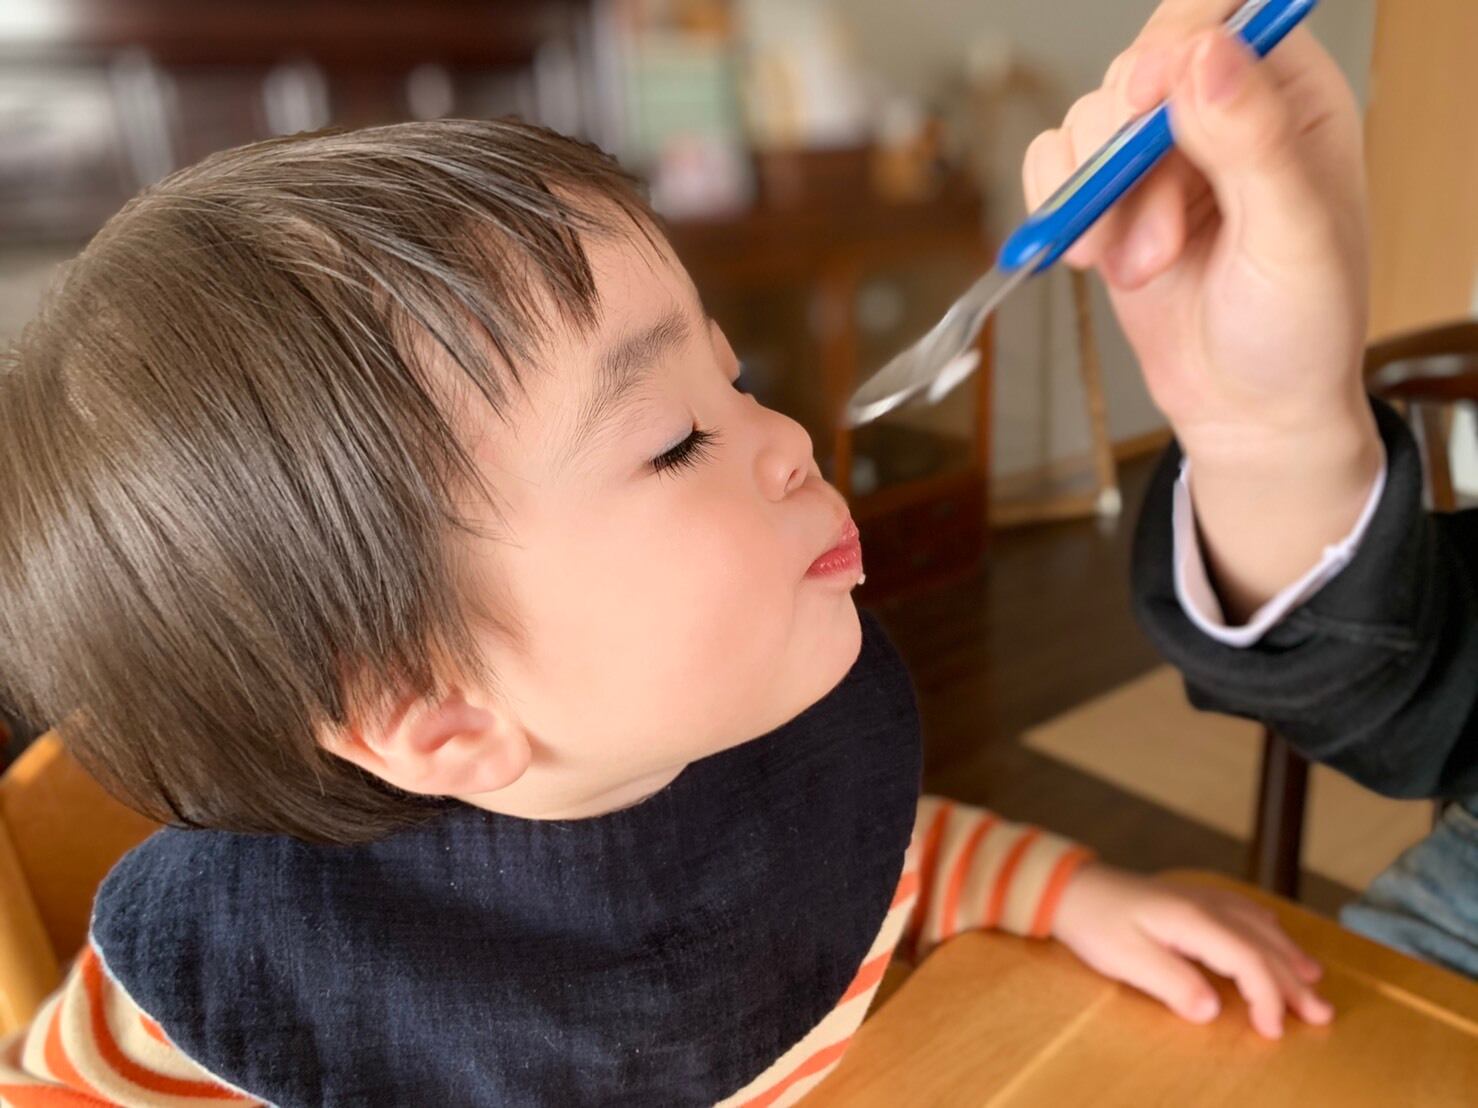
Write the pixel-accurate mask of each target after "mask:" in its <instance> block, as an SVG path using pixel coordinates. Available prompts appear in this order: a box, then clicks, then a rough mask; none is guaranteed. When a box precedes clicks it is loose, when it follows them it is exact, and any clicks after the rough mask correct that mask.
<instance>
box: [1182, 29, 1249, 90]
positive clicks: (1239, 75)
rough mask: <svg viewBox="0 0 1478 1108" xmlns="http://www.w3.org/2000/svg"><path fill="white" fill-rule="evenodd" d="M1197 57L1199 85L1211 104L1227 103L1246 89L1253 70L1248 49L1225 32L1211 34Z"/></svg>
mask: <svg viewBox="0 0 1478 1108" xmlns="http://www.w3.org/2000/svg"><path fill="white" fill-rule="evenodd" d="M1198 53H1199V57H1198V58H1197V59H1196V75H1197V85H1198V89H1199V91H1200V94H1201V99H1202V100H1203V101H1204V102H1205V103H1207V104H1225V103H1226V102H1227V101H1229V100H1231V99H1233V98H1234V97H1235V96H1236V95H1237V93H1238V92H1240V91H1241V90H1242V83H1243V82H1244V81H1245V80H1246V79H1247V74H1248V73H1249V72H1250V71H1251V69H1252V63H1251V61H1249V60H1248V58H1247V53H1246V51H1245V50H1244V49H1243V48H1242V47H1241V46H1238V45H1237V44H1236V43H1234V42H1232V41H1231V40H1230V39H1229V38H1227V37H1226V36H1225V35H1222V34H1217V35H1214V36H1211V37H1208V38H1207V39H1206V41H1205V43H1204V44H1203V45H1202V46H1201V48H1200V50H1199V51H1198Z"/></svg>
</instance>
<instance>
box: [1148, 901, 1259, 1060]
mask: <svg viewBox="0 0 1478 1108" xmlns="http://www.w3.org/2000/svg"><path fill="white" fill-rule="evenodd" d="M1179 909H1180V910H1178V911H1175V912H1168V913H1162V914H1160V915H1157V916H1154V917H1148V918H1146V919H1145V921H1144V924H1143V926H1144V927H1145V928H1146V930H1148V931H1149V933H1150V934H1151V936H1152V937H1154V938H1155V939H1157V940H1159V941H1160V942H1162V943H1164V944H1165V945H1167V946H1170V947H1173V948H1174V949H1176V950H1178V951H1180V952H1181V953H1182V954H1185V955H1188V956H1189V957H1192V958H1194V959H1196V961H1198V962H1200V963H1202V964H1203V965H1205V966H1207V967H1208V968H1210V969H1212V970H1215V971H1216V972H1217V973H1219V974H1221V975H1222V976H1223V977H1230V978H1231V979H1232V980H1233V981H1234V982H1236V985H1237V991H1238V992H1240V993H1241V994H1242V998H1243V999H1244V1000H1245V1001H1246V1002H1247V1008H1248V1014H1249V1017H1250V1018H1251V1021H1252V1026H1253V1028H1254V1029H1255V1030H1256V1031H1257V1032H1258V1034H1260V1035H1262V1036H1264V1037H1265V1038H1269V1039H1278V1038H1281V1037H1282V1035H1283V1008H1284V1003H1283V990H1282V988H1281V987H1280V983H1279V981H1278V978H1277V977H1276V975H1275V974H1274V972H1273V970H1272V968H1271V967H1270V966H1269V964H1268V959H1267V958H1266V957H1265V956H1264V955H1263V954H1262V952H1261V951H1260V950H1259V949H1258V948H1257V947H1256V946H1255V945H1254V944H1253V943H1251V942H1250V941H1248V940H1247V939H1245V938H1243V937H1242V936H1241V935H1239V934H1237V933H1236V932H1235V931H1233V930H1232V929H1231V928H1229V927H1228V926H1226V924H1224V923H1222V922H1221V921H1220V920H1219V919H1217V918H1216V917H1215V916H1214V915H1213V914H1212V913H1211V912H1209V911H1206V910H1205V909H1203V908H1201V907H1199V906H1197V905H1192V904H1185V905H1181V906H1179Z"/></svg>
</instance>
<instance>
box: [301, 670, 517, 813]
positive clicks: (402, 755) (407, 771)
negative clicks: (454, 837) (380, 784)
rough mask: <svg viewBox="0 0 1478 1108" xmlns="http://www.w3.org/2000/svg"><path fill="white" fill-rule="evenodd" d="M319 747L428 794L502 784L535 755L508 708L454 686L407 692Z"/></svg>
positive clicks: (456, 793)
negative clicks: (430, 694)
mask: <svg viewBox="0 0 1478 1108" xmlns="http://www.w3.org/2000/svg"><path fill="white" fill-rule="evenodd" d="M324 745H325V747H326V749H328V750H329V751H330V752H331V753H333V754H337V755H338V756H339V757H340V758H343V759H345V760H346V761H349V762H353V763H354V764H355V765H357V766H358V767H359V768H360V769H363V770H366V771H368V772H370V773H373V774H374V775H375V776H376V777H379V778H382V779H384V780H386V781H389V782H390V783H391V784H392V785H395V786H397V787H399V788H402V789H404V790H406V791H407V792H412V793H424V794H426V795H429V796H465V795H468V794H471V793H485V792H495V791H496V790H498V789H502V788H506V787H507V786H509V785H511V784H513V782H515V781H517V780H518V779H519V778H520V777H522V776H523V773H524V771H525V770H526V769H528V768H529V762H530V760H531V759H532V756H533V748H532V746H531V744H530V742H529V736H528V733H527V732H526V731H525V730H524V729H523V727H522V726H520V725H519V723H518V721H517V720H516V719H514V718H513V716H512V715H511V714H510V713H509V712H507V710H506V709H504V708H503V707H502V706H501V705H498V704H495V703H493V702H491V701H488V700H485V699H483V698H482V697H480V696H476V695H473V694H469V693H467V692H465V691H464V690H460V689H454V690H452V691H450V692H447V693H442V694H438V695H437V696H436V697H435V698H432V699H427V698H425V697H420V696H415V697H406V698H405V699H404V700H402V701H400V702H398V703H394V704H391V705H389V706H387V707H386V708H384V709H382V710H381V711H380V712H379V713H378V714H376V715H375V716H373V717H371V718H369V719H366V720H364V721H363V722H362V723H361V724H360V725H358V726H356V727H348V728H344V729H343V730H341V731H339V732H338V733H337V734H336V735H334V736H333V737H332V738H331V739H330V740H328V741H327V742H325V744H324Z"/></svg>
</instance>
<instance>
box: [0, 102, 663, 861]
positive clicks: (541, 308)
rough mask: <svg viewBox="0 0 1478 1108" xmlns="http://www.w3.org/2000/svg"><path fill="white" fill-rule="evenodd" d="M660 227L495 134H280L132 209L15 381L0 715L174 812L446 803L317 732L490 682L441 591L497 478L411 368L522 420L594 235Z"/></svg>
mask: <svg viewBox="0 0 1478 1108" xmlns="http://www.w3.org/2000/svg"><path fill="white" fill-rule="evenodd" d="M653 226H654V223H653V222H652V216H651V213H650V211H649V210H648V209H647V207H646V206H645V204H644V202H643V201H642V200H641V198H640V196H639V194H638V192H637V191H636V189H635V186H634V184H633V182H632V181H631V179H630V178H629V177H627V175H626V174H624V173H623V172H622V171H621V170H620V169H619V168H618V167H617V166H616V165H615V164H614V163H613V162H612V161H611V160H610V159H609V158H607V157H606V156H605V155H603V154H601V153H600V152H599V151H597V150H595V149H594V148H592V147H589V146H586V145H583V144H581V143H578V142H576V141H574V140H571V139H568V138H564V137H561V136H559V135H555V134H552V133H550V132H548V131H545V130H542V129H539V128H535V127H532V126H528V125H525V124H520V123H516V122H511V121H497V122H470V121H460V120H457V121H453V120H445V121H438V122H430V123H413V124H403V125H397V126H391V127H379V128H372V129H367V130H360V131H346V132H329V133H320V134H313V135H303V136H296V137H292V138H284V139H276V140H272V141H268V142H262V143H258V144H255V145H252V146H247V147H243V148H241V149H237V150H229V151H226V152H224V153H221V154H217V155H215V156H213V157H210V158H208V159H206V160H205V161H203V162H201V163H200V164H199V165H197V166H194V167H193V168H190V169H187V170H184V171H182V172H180V173H177V174H175V175H173V176H172V177H170V178H168V179H167V180H165V181H164V182H162V183H161V184H159V185H158V186H157V187H155V188H152V189H150V190H148V191H146V192H145V193H143V194H142V195H140V196H139V197H137V198H136V199H135V200H133V201H132V202H131V203H130V204H129V205H128V206H127V207H125V208H124V209H123V210H122V211H121V212H120V213H119V214H118V215H116V216H115V217H114V218H113V219H112V220H111V221H110V222H109V223H108V224H107V226H106V227H104V228H103V229H102V231H100V232H99V233H98V235H97V236H96V238H94V239H93V241H92V242H91V243H90V244H89V245H88V247H87V248H86V250H84V251H83V252H82V254H81V255H80V256H79V257H78V258H77V260H76V261H75V262H74V263H73V264H72V265H71V266H70V268H69V270H68V271H67V273H66V275H65V277H64V279H63V280H62V281H61V283H60V284H59V286H58V287H57V288H56V289H55V290H54V292H53V293H52V295H51V296H50V298H49V301H48V303H47V304H46V305H45V306H44V308H43V310H42V313H41V315H40V316H39V318H38V319H37V320H36V321H35V322H34V323H32V324H31V325H30V327H28V328H27V329H26V331H25V332H24V334H23V335H22V338H21V341H20V343H19V344H18V346H17V347H16V349H14V350H13V351H11V352H9V354H8V355H7V357H6V359H5V361H4V363H3V364H0V698H3V699H4V700H6V701H8V702H9V704H10V705H11V706H12V707H13V708H14V709H17V710H18V711H19V713H20V714H21V715H22V717H24V718H27V719H29V720H31V721H32V722H35V723H50V724H55V725H57V726H58V727H59V729H60V731H61V733H62V736H63V739H64V741H65V742H66V743H67V745H68V747H69V748H70V749H71V750H72V751H73V752H74V753H75V754H76V755H77V756H78V758H79V759H80V760H81V761H82V762H83V764H84V765H86V766H87V767H88V768H89V769H91V770H92V771H93V773H94V774H95V775H96V776H97V777H98V778H99V779H100V780H101V781H102V782H103V783H104V785H106V786H107V787H108V788H109V789H110V790H111V791H113V792H114V793H115V794H117V795H118V796H120V797H121V798H122V799H124V800H125V801H126V802H127V803H129V804H130V805H132V806H133V807H135V808H137V809H139V810H140V811H142V812H144V813H146V814H148V815H150V816H153V817H154V818H156V819H159V820H161V821H164V822H169V823H173V824H177V825H184V826H195V827H216V828H225V829H231V830H238V831H259V832H282V833H287V834H291V835H295V836H298V837H300V838H304V839H309V840H315V841H327V842H354V841H363V840H366V839H370V838H373V837H375V836H378V835H382V834H384V833H386V832H388V831H391V830H393V829H395V828H397V827H400V826H403V825H406V824H408V823H410V822H412V821H414V820H416V819H418V818H421V817H423V816H424V815H426V814H428V813H429V812H431V811H434V810H435V808H436V807H437V806H438V804H439V802H438V801H436V800H434V799H430V798H425V797H419V796H412V795H409V794H406V793H403V792H400V791H399V790H396V789H394V788H392V787H391V786H389V785H388V784H386V783H384V782H382V781H380V780H378V779H376V778H374V777H373V776H371V775H369V774H367V773H363V772H361V771H360V770H358V769H356V768H354V767H353V766H352V765H351V764H350V763H349V762H347V761H344V760H342V759H339V758H337V757H334V756H333V755H331V754H329V753H327V752H325V751H324V750H323V749H322V748H321V747H320V745H319V744H318V742H317V735H318V733H319V732H320V730H321V729H322V728H323V727H325V726H327V727H334V726H344V725H346V724H347V723H348V721H349V720H350V719H351V718H352V716H353V714H354V709H355V707H356V705H357V704H358V703H360V697H361V693H364V695H366V696H371V697H385V696H388V695H391V694H395V695H407V694H411V695H414V694H429V693H431V692H433V691H434V690H436V689H437V688H439V687H442V684H443V683H444V681H445V680H446V674H447V673H448V672H451V673H456V674H467V673H479V674H480V668H479V663H478V658H477V652H476V650H475V649H474V646H473V628H474V626H475V625H476V624H477V623H478V622H480V620H481V619H482V618H483V617H484V616H486V617H487V618H491V619H496V618H497V617H496V614H494V613H482V612H477V611H474V610H473V609H472V607H471V605H470V602H469V597H468V596H467V595H466V590H464V589H461V588H459V587H458V586H459V582H458V574H457V573H456V572H454V568H455V559H454V558H453V557H452V555H451V551H450V543H449V542H448V539H449V537H450V536H452V535H453V533H454V532H455V530H456V529H457V528H458V527H463V526H467V525H466V524H465V522H464V514H463V513H462V512H459V510H458V508H457V505H458V504H459V503H460V504H462V505H464V506H465V504H466V503H467V495H468V492H469V489H480V488H481V487H480V485H479V483H478V482H477V479H476V473H477V471H476V467H475V466H474V464H473V462H472V460H471V457H470V455H469V453H468V451H467V445H468V444H467V443H466V442H463V441H460V440H459V436H458V435H457V434H456V433H455V431H454V424H456V423H457V422H458V421H457V419H456V418H455V412H454V411H452V410H451V409H450V406H449V405H448V402H447V399H448V394H449V389H448V383H447V381H446V380H441V381H438V380H436V379H435V378H434V375H433V374H432V372H431V370H430V368H429V366H428V364H427V363H428V361H429V359H428V358H426V357H425V356H424V355H425V354H426V353H427V352H428V348H431V349H436V350H437V351H438V352H439V353H440V354H441V355H442V359H439V360H444V361H445V364H448V365H452V366H455V367H456V370H455V371H454V373H453V374H452V375H451V376H452V377H453V378H455V381H454V382H453V385H452V391H454V392H455V391H456V389H457V387H458V385H459V384H466V385H467V386H468V389H469V392H468V395H471V396H472V397H473V398H474V399H477V400H479V401H483V400H485V401H486V402H487V403H488V404H489V405H491V407H492V409H493V411H494V412H498V411H500V410H506V402H507V399H508V398H509V397H510V396H511V395H513V394H514V393H516V391H517V390H518V389H519V388H520V381H519V372H520V369H524V370H527V369H528V368H529V367H530V366H531V365H536V364H538V355H539V351H540V348H541V344H542V343H543V341H544V340H545V339H546V338H547V336H548V335H549V334H550V333H551V329H552V328H554V327H557V326H565V327H569V328H574V329H576V332H577V333H579V332H588V331H589V330H590V329H591V328H592V327H593V325H594V323H595V321H596V317H597V313H598V310H599V305H598V303H597V300H596V290H595V282H594V277H593V275H592V272H591V267H590V264H589V261H588V259H587V257H586V254H585V252H584V250H583V249H582V246H581V238H580V236H581V235H583V234H601V233H609V234H624V233H627V232H631V233H633V234H636V235H638V237H640V236H641V235H647V236H648V237H650V235H651V233H652V231H651V228H652V227H653ZM417 351H419V352H420V354H421V355H422V356H420V357H417V356H415V352H417ZM443 376H444V377H445V376H446V375H445V374H444V375H443ZM470 390H475V391H470ZM481 492H483V493H486V492H487V490H486V489H481ZM514 618H516V617H514ZM481 676H484V677H485V676H486V675H485V674H484V675H481ZM365 690H368V691H367V692H365Z"/></svg>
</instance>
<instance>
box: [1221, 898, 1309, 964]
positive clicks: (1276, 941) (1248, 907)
mask: <svg viewBox="0 0 1478 1108" xmlns="http://www.w3.org/2000/svg"><path fill="white" fill-rule="evenodd" d="M1225 911H1227V912H1228V913H1230V914H1232V915H1233V916H1234V917H1235V918H1236V919H1237V920H1238V922H1239V923H1240V924H1241V925H1242V926H1243V927H1244V928H1245V929H1246V930H1248V931H1249V932H1251V933H1253V934H1254V935H1256V936H1257V938H1259V939H1260V940H1262V942H1263V944H1264V945H1266V946H1267V947H1268V949H1270V950H1271V951H1273V952H1274V953H1276V954H1278V955H1279V956H1281V957H1282V958H1283V959H1284V961H1286V962H1287V963H1288V965H1289V966H1290V967H1291V968H1292V970H1293V972H1294V974H1295V975H1297V977H1298V979H1299V980H1300V981H1304V982H1307V983H1308V984H1311V985H1312V984H1313V983H1314V982H1316V981H1318V980H1319V978H1321V977H1322V976H1324V967H1323V966H1321V965H1320V964H1319V963H1318V962H1317V961H1316V960H1315V959H1314V958H1312V957H1310V956H1309V955H1308V954H1306V953H1305V952H1304V951H1303V950H1302V949H1301V948H1300V947H1299V945H1298V944H1297V943H1295V942H1294V941H1293V939H1291V938H1290V937H1289V936H1288V933H1287V932H1286V931H1284V930H1283V928H1282V927H1281V926H1280V925H1279V923H1278V917H1277V915H1276V914H1274V913H1273V912H1271V911H1269V910H1268V909H1266V908H1264V907H1262V906H1261V905H1259V904H1254V903H1252V902H1251V901H1248V900H1242V899H1241V898H1240V897H1239V898H1236V899H1234V900H1233V901H1232V902H1231V903H1230V904H1228V905H1227V907H1226V909H1225Z"/></svg>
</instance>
